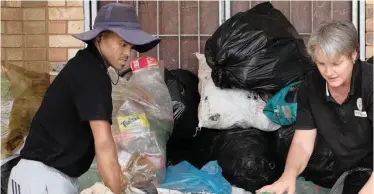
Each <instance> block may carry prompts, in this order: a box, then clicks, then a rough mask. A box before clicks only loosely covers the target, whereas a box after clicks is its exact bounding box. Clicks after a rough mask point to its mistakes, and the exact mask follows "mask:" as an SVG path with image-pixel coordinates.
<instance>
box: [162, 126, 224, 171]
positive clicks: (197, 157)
mask: <svg viewBox="0 0 374 194" xmlns="http://www.w3.org/2000/svg"><path fill="white" fill-rule="evenodd" d="M224 133H225V131H222V130H214V129H206V128H203V129H201V131H197V133H196V136H195V137H194V138H193V139H181V138H170V139H169V141H168V144H167V146H166V153H167V165H168V166H174V165H176V164H178V163H180V162H182V161H187V162H189V163H190V164H191V165H193V166H195V167H196V168H198V169H200V168H202V167H203V166H204V165H205V164H206V163H208V162H209V161H212V160H216V157H214V156H213V154H212V152H213V149H214V148H215V145H217V143H216V141H217V139H218V138H219V137H220V135H221V134H224ZM172 137H173V136H172Z"/></svg>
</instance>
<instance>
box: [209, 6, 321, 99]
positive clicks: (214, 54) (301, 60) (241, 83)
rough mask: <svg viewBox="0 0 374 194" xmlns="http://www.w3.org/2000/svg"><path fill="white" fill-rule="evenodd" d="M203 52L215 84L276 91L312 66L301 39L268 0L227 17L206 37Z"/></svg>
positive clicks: (225, 86) (300, 76) (313, 66)
mask: <svg viewBox="0 0 374 194" xmlns="http://www.w3.org/2000/svg"><path fill="white" fill-rule="evenodd" d="M205 55H206V58H207V63H208V65H209V66H210V67H211V68H212V69H213V71H212V78H213V82H214V84H215V85H216V86H217V87H220V88H240V89H246V90H252V91H255V92H258V93H263V92H264V93H275V92H277V91H279V90H280V89H282V88H283V87H285V86H286V85H288V84H290V83H292V82H295V81H299V80H300V79H301V78H302V76H303V75H304V74H306V73H308V72H309V71H310V70H315V69H316V66H315V65H313V62H312V60H311V59H310V57H309V55H308V54H307V52H306V48H305V45H304V41H303V39H302V37H301V36H300V35H299V34H298V33H297V31H296V29H295V28H294V27H293V26H292V24H291V23H290V22H289V21H288V20H287V18H286V17H285V16H284V15H283V13H282V12H281V11H279V10H277V9H275V8H274V7H273V6H272V4H271V3H269V2H265V3H261V4H258V5H256V6H255V7H253V8H251V9H250V10H248V11H245V12H239V13H237V14H235V15H234V16H232V17H231V18H230V19H228V20H226V22H224V23H223V24H222V25H221V26H220V27H219V28H218V29H217V30H216V31H215V32H214V34H213V35H212V36H211V37H210V38H209V39H208V40H207V42H206V45H205Z"/></svg>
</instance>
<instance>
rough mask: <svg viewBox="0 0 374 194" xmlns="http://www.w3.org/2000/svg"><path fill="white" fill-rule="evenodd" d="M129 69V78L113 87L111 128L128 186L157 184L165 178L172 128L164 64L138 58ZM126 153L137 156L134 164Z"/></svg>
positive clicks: (154, 60)
mask: <svg viewBox="0 0 374 194" xmlns="http://www.w3.org/2000/svg"><path fill="white" fill-rule="evenodd" d="M131 68H132V71H133V75H132V76H131V78H130V79H129V80H128V81H124V82H120V83H119V84H118V85H116V86H114V87H113V90H112V99H113V105H114V107H113V111H114V112H113V119H112V120H113V125H112V130H113V136H114V140H115V142H116V144H117V149H118V151H119V160H120V164H121V165H122V167H125V168H124V174H125V175H126V177H127V178H128V183H129V185H128V186H129V187H138V188H139V187H144V188H145V187H147V186H144V185H148V186H149V185H150V184H148V183H151V184H153V185H158V184H160V183H161V182H163V180H164V176H165V170H166V167H165V163H166V144H167V141H168V139H169V137H170V135H171V133H172V130H173V107H172V102H171V97H170V94H169V91H168V88H167V86H166V84H165V81H164V73H163V67H160V65H159V64H158V61H157V60H156V59H154V58H152V57H141V58H138V59H136V60H134V61H132V62H131ZM127 153H128V154H130V155H131V157H130V158H134V157H135V156H138V159H136V160H135V161H136V162H135V163H134V162H131V161H133V159H130V160H128V159H126V158H128V157H125V155H126V154H127ZM122 155H124V158H125V159H123V160H122V159H121V158H122ZM121 160H122V161H121ZM126 161H130V163H129V162H126ZM131 164H132V166H131V167H129V166H128V165H131ZM146 164H147V165H146ZM149 187H150V186H149ZM149 187H148V188H149Z"/></svg>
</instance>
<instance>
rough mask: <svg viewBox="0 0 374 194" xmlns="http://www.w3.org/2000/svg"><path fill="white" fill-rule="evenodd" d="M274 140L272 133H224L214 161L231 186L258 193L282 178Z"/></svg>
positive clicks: (255, 130)
mask: <svg viewBox="0 0 374 194" xmlns="http://www.w3.org/2000/svg"><path fill="white" fill-rule="evenodd" d="M272 137H274V136H273V135H272V133H270V132H264V131H260V130H258V129H255V128H251V129H233V130H229V131H224V132H223V133H221V134H220V136H219V137H218V139H217V140H216V141H215V142H214V143H215V144H213V151H212V157H213V158H216V159H217V161H218V164H219V165H220V166H221V167H222V171H223V176H224V177H225V178H226V180H228V181H229V182H230V183H231V184H232V185H235V186H237V187H240V188H243V189H245V190H247V191H250V192H253V193H255V191H256V190H257V189H260V188H261V187H263V186H265V185H267V184H271V183H273V182H274V181H276V180H277V178H279V176H280V173H281V172H280V171H278V170H277V166H275V159H276V154H275V153H274V146H275V144H274V139H273V138H272Z"/></svg>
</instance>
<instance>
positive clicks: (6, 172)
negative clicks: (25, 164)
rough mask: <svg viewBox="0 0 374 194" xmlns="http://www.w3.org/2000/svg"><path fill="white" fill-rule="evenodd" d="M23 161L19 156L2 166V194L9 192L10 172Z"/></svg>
mask: <svg viewBox="0 0 374 194" xmlns="http://www.w3.org/2000/svg"><path fill="white" fill-rule="evenodd" d="M20 160H21V157H20V156H18V157H16V158H13V159H11V160H9V161H8V162H6V163H5V164H3V165H1V194H7V193H8V192H7V191H8V180H9V176H10V172H11V171H12V169H13V167H14V166H15V165H17V164H18V162H19V161H20Z"/></svg>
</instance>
